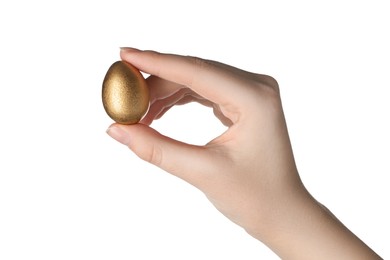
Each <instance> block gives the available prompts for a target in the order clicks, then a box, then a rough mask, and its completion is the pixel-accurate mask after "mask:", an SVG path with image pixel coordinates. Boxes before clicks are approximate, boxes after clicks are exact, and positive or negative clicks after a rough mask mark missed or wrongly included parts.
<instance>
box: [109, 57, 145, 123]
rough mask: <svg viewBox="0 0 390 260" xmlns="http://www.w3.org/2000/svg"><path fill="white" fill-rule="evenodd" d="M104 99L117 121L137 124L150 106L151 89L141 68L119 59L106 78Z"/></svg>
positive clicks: (110, 113) (112, 116) (110, 114)
mask: <svg viewBox="0 0 390 260" xmlns="http://www.w3.org/2000/svg"><path fill="white" fill-rule="evenodd" d="M102 99H103V106H104V109H105V110H106V112H107V114H108V115H109V116H110V117H111V118H112V119H113V120H114V121H115V122H117V123H120V124H127V125H128V124H135V123H137V122H138V121H140V120H141V118H142V117H143V116H144V114H145V113H146V112H147V110H148V108H149V89H148V86H147V85H146V81H145V79H144V77H143V76H142V74H141V73H140V72H139V70H137V69H136V68H135V67H134V66H132V65H131V64H129V63H127V62H124V61H117V62H115V63H114V64H112V65H111V67H110V68H109V69H108V71H107V74H106V76H105V78H104V81H103V90H102Z"/></svg>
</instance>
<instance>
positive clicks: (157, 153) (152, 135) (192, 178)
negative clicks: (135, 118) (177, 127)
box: [107, 124, 215, 188]
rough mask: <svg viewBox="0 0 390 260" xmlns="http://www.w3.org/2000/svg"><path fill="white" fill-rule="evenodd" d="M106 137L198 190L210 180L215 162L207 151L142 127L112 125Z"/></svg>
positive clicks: (135, 125)
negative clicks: (203, 183)
mask: <svg viewBox="0 0 390 260" xmlns="http://www.w3.org/2000/svg"><path fill="white" fill-rule="evenodd" d="M107 133H108V135H110V136H111V137H112V138H113V139H115V140H116V141H118V142H120V143H122V144H124V145H126V146H128V147H129V148H130V149H131V150H132V151H133V152H134V153H135V154H136V155H137V156H138V157H140V158H141V159H143V160H145V161H147V162H149V163H152V164H154V165H156V166H158V167H160V168H161V169H163V170H165V171H167V172H170V173H172V174H173V175H175V176H177V177H179V178H181V179H183V180H185V181H187V182H189V183H190V184H192V185H194V186H196V187H198V188H199V186H200V185H201V183H202V182H205V181H207V179H209V178H210V177H211V176H210V172H211V169H212V168H213V165H215V160H213V156H212V155H211V154H210V153H211V151H210V150H208V149H207V148H206V147H204V146H196V145H190V144H186V143H183V142H179V141H177V140H174V139H171V138H169V137H167V136H164V135H162V134H160V133H158V132H157V131H156V130H154V129H153V128H151V127H149V126H147V125H144V124H134V125H120V124H113V125H111V126H110V127H109V128H108V130H107ZM214 159H215V158H214ZM214 167H215V166H214Z"/></svg>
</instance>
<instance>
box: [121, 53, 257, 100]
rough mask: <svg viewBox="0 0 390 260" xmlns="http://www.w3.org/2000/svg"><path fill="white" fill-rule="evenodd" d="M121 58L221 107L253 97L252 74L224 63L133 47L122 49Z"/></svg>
mask: <svg viewBox="0 0 390 260" xmlns="http://www.w3.org/2000/svg"><path fill="white" fill-rule="evenodd" d="M121 58H122V59H123V60H124V61H127V62H129V63H131V64H132V65H134V66H135V67H137V68H138V69H139V70H141V71H143V72H146V73H148V74H151V75H155V76H157V77H159V78H162V79H165V80H168V81H172V82H175V83H177V84H181V85H184V86H186V87H188V88H191V89H192V90H193V91H194V92H196V93H197V94H199V95H201V96H203V97H204V98H206V99H209V100H210V101H212V102H214V103H216V104H219V105H222V106H223V105H240V104H241V105H242V104H245V100H246V99H247V98H248V96H250V95H252V93H251V92H252V91H253V86H252V84H251V83H253V80H252V79H253V77H252V73H249V72H246V71H242V70H239V69H237V68H234V67H231V66H228V65H225V64H221V63H217V62H214V61H209V60H204V59H200V58H197V57H190V56H181V55H175V54H162V53H158V52H154V51H140V50H137V49H131V48H126V49H122V50H121ZM243 102H244V103H243Z"/></svg>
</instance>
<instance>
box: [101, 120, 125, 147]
mask: <svg viewBox="0 0 390 260" xmlns="http://www.w3.org/2000/svg"><path fill="white" fill-rule="evenodd" d="M106 132H107V134H108V135H109V136H110V137H111V138H113V139H114V140H116V141H118V142H119V143H121V144H123V145H126V146H128V145H129V143H130V135H129V133H128V132H127V131H125V130H124V129H123V128H122V127H120V126H119V124H112V125H111V126H110V127H109V128H108V129H107V131H106Z"/></svg>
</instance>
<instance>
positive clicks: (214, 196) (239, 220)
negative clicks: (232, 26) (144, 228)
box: [108, 48, 378, 259]
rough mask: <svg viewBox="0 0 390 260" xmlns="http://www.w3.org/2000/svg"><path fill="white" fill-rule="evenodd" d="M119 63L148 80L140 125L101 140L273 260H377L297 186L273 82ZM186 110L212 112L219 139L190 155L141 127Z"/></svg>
mask: <svg viewBox="0 0 390 260" xmlns="http://www.w3.org/2000/svg"><path fill="white" fill-rule="evenodd" d="M121 58H122V59H123V60H125V61H127V62H129V63H131V64H133V65H134V66H135V67H137V68H138V69H140V70H141V71H144V72H146V73H148V74H150V75H151V76H150V77H149V78H148V79H147V82H148V85H149V88H150V98H151V105H150V109H149V111H148V113H147V115H146V116H145V118H144V119H143V120H142V121H141V122H140V123H139V124H135V125H127V126H125V125H119V124H113V125H112V126H111V127H110V128H109V130H108V133H109V135H111V136H112V137H113V138H114V139H116V140H118V141H119V142H121V143H123V144H125V145H127V146H128V147H129V148H130V149H131V150H132V151H133V152H134V153H135V154H137V155H138V156H139V157H140V158H142V159H144V160H146V161H148V162H150V163H152V164H155V165H157V166H158V167H160V168H162V169H164V170H165V171H167V172H169V173H171V174H174V175H175V176H177V177H179V178H182V179H183V180H185V181H187V182H189V183H191V184H192V185H194V186H195V187H197V188H198V189H200V190H201V191H203V192H204V193H205V195H206V196H207V197H208V199H209V200H210V201H211V202H212V203H213V204H214V205H215V207H216V208H217V209H218V210H219V211H220V212H222V213H223V214H224V215H225V216H227V217H228V218H229V219H231V220H232V221H233V222H235V223H236V224H238V225H240V226H241V227H243V228H244V229H245V230H246V231H247V232H248V233H249V234H251V235H252V236H253V237H255V238H257V239H259V240H260V241H262V242H263V243H265V244H266V245H267V246H269V247H270V248H271V249H272V250H273V251H274V252H275V253H277V254H278V255H279V256H280V257H282V258H289V259H295V258H296V259H306V258H307V259H339V258H340V259H346V258H348V257H351V258H352V257H355V259H359V257H362V256H365V257H366V258H365V259H368V258H367V257H371V258H374V259H375V257H378V256H377V255H376V254H375V253H374V252H372V250H370V249H369V248H368V247H367V246H366V245H365V244H364V243H363V242H361V241H360V240H359V239H358V238H357V237H355V236H354V235H353V234H352V233H351V232H350V231H349V230H348V229H346V228H345V227H344V226H343V225H342V224H341V222H339V221H338V220H337V219H336V218H335V217H333V216H332V214H331V213H330V212H329V211H327V210H326V209H325V208H324V207H323V206H322V205H321V204H319V203H318V202H317V201H316V200H315V199H314V198H312V197H311V196H310V194H309V193H308V192H307V190H306V189H305V187H304V185H303V184H302V182H301V180H300V178H299V174H298V171H297V168H296V165H295V162H294V157H293V152H292V148H291V145H290V140H289V136H288V131H287V127H286V123H285V119H284V115H283V109H282V104H281V99H280V94H279V87H278V84H277V82H276V81H275V80H274V79H273V78H271V77H269V76H266V75H261V74H255V73H250V72H247V71H243V70H240V69H237V68H234V67H231V66H228V65H225V64H222V63H218V62H215V61H210V60H203V59H200V58H195V57H184V56H179V55H168V54H160V53H157V52H152V51H139V50H136V49H130V48H128V49H123V50H122V51H121ZM192 101H197V102H199V103H201V104H204V105H206V106H209V107H212V108H213V110H214V113H215V115H216V116H217V117H218V118H219V119H220V120H221V122H222V123H224V124H225V125H227V126H229V128H228V130H227V131H226V132H224V133H223V134H222V135H220V136H218V137H216V138H215V139H213V140H212V141H210V142H209V143H208V144H207V145H205V146H195V145H189V144H186V143H182V142H179V141H176V140H174V139H171V138H169V137H166V136H163V135H161V134H159V133H158V132H157V131H155V130H154V129H152V128H151V127H149V125H150V124H151V122H152V121H153V120H155V119H158V118H160V117H161V116H162V115H163V114H164V113H165V112H166V111H168V110H169V109H170V108H171V107H172V106H174V105H177V104H185V103H188V102H192Z"/></svg>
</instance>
